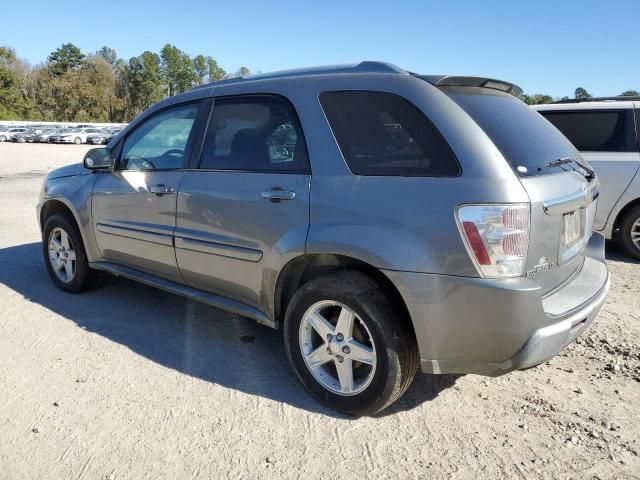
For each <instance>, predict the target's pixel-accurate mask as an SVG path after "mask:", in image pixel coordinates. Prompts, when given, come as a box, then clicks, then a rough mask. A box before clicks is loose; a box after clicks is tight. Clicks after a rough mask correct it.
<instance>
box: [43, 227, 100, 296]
mask: <svg viewBox="0 0 640 480" xmlns="http://www.w3.org/2000/svg"><path fill="white" fill-rule="evenodd" d="M56 228H60V229H62V230H64V232H66V234H67V235H68V236H69V239H70V241H71V244H72V246H73V250H75V255H76V260H75V274H74V276H73V278H72V279H71V281H63V280H62V279H60V278H59V277H58V275H57V274H56V273H55V272H54V269H53V266H52V265H51V261H50V258H49V255H50V254H49V239H50V236H51V232H52V231H53V230H54V229H56ZM42 254H43V256H44V263H45V265H46V267H47V271H48V272H49V276H50V277H51V280H52V281H53V283H55V285H56V286H57V287H58V288H59V289H60V290H64V291H65V292H69V293H80V292H84V291H85V290H88V289H90V288H92V287H94V286H95V285H97V283H98V282H99V280H100V279H101V278H102V275H100V272H98V271H96V270H92V269H91V268H89V263H88V261H87V254H86V252H85V249H84V244H83V243H82V236H81V235H80V232H79V231H78V227H77V226H76V223H75V220H73V219H70V218H69V217H68V216H66V215H60V214H54V215H51V216H50V217H49V218H48V219H47V221H46V222H45V224H44V229H43V234H42Z"/></svg>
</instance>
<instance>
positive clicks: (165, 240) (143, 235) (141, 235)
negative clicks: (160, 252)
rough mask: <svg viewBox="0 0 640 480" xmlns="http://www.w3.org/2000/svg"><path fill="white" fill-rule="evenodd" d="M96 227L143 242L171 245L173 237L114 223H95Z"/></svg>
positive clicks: (107, 232) (100, 230)
mask: <svg viewBox="0 0 640 480" xmlns="http://www.w3.org/2000/svg"><path fill="white" fill-rule="evenodd" d="M96 229H97V230H98V231H99V232H100V233H106V234H107V235H116V236H118V237H126V238H133V239H135V240H141V241H143V242H150V243H157V244H160V245H168V246H170V247H172V246H173V237H172V236H171V235H166V234H164V233H156V232H149V231H145V230H137V229H135V228H127V227H119V226H116V225H107V224H105V223H98V224H96Z"/></svg>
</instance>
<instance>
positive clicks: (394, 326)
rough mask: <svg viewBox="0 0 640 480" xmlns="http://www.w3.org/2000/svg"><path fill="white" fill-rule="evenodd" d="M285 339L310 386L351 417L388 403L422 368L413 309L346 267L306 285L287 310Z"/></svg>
mask: <svg viewBox="0 0 640 480" xmlns="http://www.w3.org/2000/svg"><path fill="white" fill-rule="evenodd" d="M284 337H285V347H286V349H287V354H288V356H289V360H290V361H291V364H292V365H293V368H294V370H295V372H296V374H297V376H298V378H299V379H300V381H301V382H302V384H303V385H304V386H305V388H306V389H307V390H308V391H309V392H310V393H311V394H312V395H314V396H315V397H316V398H317V399H318V400H319V401H321V402H322V403H324V404H325V405H327V406H329V407H331V408H334V409H336V410H339V411H341V412H345V413H348V414H351V415H357V416H359V415H370V414H373V413H376V412H378V411H380V410H382V409H384V408H386V407H387V406H389V405H390V404H391V403H393V402H394V401H395V400H396V399H398V398H399V397H400V396H401V395H402V394H403V393H404V392H405V391H406V389H407V388H408V387H409V385H410V384H411V381H412V380H413V377H414V376H415V373H416V371H417V368H418V362H419V358H418V350H417V345H416V341H415V337H414V335H413V332H412V330H411V328H410V323H409V319H408V318H406V314H403V310H402V309H401V308H398V306H397V305H394V304H393V302H392V301H390V299H389V298H388V297H387V296H386V295H385V294H384V293H383V291H382V289H381V286H380V285H378V283H377V282H375V281H374V280H373V279H371V278H370V277H368V276H367V275H365V274H363V273H360V272H353V271H341V272H338V273H335V274H332V275H327V276H324V277H320V278H317V279H314V280H311V281H310V282H308V283H306V284H304V285H303V286H302V287H301V288H300V289H299V290H298V292H297V293H296V294H295V295H294V297H293V299H292V300H291V302H290V304H289V306H288V308H287V313H286V316H285V325H284Z"/></svg>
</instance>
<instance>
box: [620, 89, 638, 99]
mask: <svg viewBox="0 0 640 480" xmlns="http://www.w3.org/2000/svg"><path fill="white" fill-rule="evenodd" d="M620 96H621V97H640V92H638V91H637V90H627V91H626V92H622V93H621V94H620Z"/></svg>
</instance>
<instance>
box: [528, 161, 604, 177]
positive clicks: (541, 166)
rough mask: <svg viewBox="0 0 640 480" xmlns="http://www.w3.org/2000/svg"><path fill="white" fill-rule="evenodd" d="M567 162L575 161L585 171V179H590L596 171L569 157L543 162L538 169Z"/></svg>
mask: <svg viewBox="0 0 640 480" xmlns="http://www.w3.org/2000/svg"><path fill="white" fill-rule="evenodd" d="M567 163H575V164H576V165H578V166H579V167H580V168H581V169H582V170H584V171H585V173H586V175H585V178H587V180H591V179H593V178H595V176H596V172H595V171H594V170H593V169H592V168H591V167H589V166H587V165H586V164H584V163H582V162H581V161H580V160H576V159H575V158H571V157H564V158H559V159H557V160H553V161H552V162H547V163H544V164H542V165H540V166H539V167H538V171H541V170H546V169H547V168H552V167H558V166H560V165H566V164H567Z"/></svg>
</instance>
